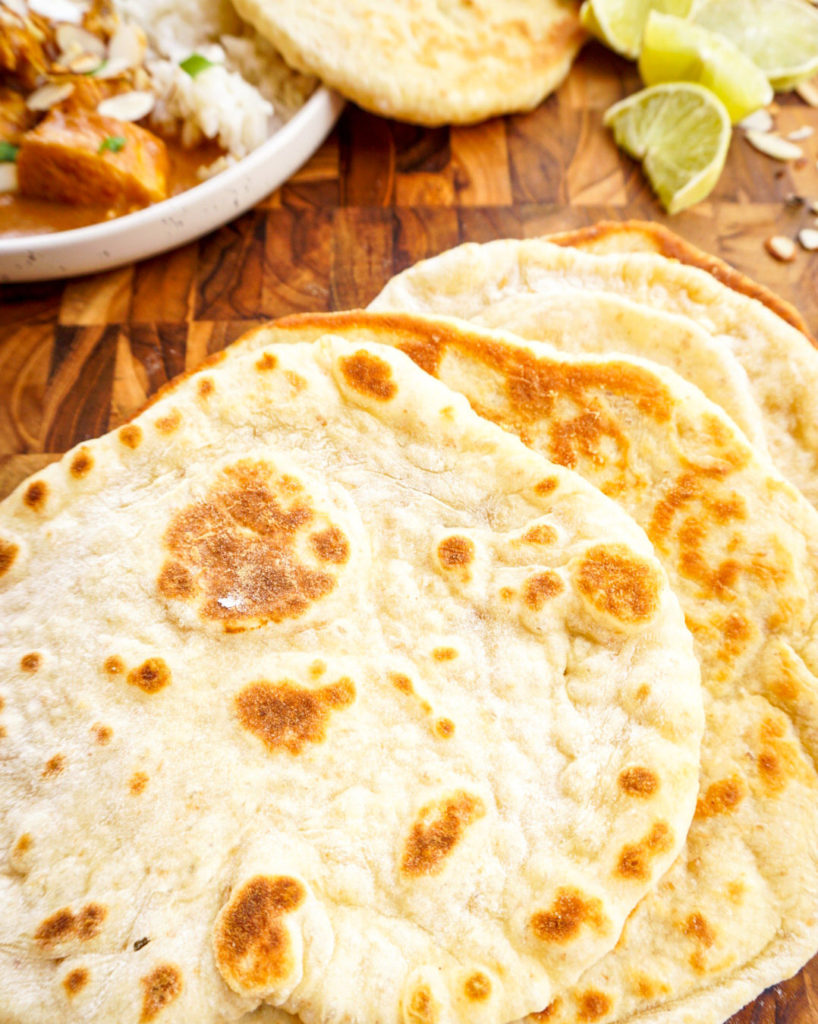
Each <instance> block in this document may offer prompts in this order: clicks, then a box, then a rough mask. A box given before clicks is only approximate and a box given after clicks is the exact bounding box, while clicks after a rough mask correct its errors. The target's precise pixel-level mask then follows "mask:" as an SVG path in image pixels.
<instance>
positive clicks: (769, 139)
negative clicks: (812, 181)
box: [745, 131, 804, 160]
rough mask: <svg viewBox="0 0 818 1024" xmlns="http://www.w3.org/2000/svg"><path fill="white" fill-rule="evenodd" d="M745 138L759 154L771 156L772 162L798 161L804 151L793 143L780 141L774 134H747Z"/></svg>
mask: <svg viewBox="0 0 818 1024" xmlns="http://www.w3.org/2000/svg"><path fill="white" fill-rule="evenodd" d="M745 138H746V139H747V141H748V142H749V143H750V145H751V146H753V147H754V148H755V149H757V150H758V151H759V153H763V154H764V155H765V156H771V157H772V158H773V159H774V160H800V159H801V157H803V155H804V151H803V150H802V149H801V147H800V146H796V145H795V143H794V142H788V141H787V140H786V139H782V138H781V136H780V135H776V134H775V132H756V131H749V132H747V134H746V136H745Z"/></svg>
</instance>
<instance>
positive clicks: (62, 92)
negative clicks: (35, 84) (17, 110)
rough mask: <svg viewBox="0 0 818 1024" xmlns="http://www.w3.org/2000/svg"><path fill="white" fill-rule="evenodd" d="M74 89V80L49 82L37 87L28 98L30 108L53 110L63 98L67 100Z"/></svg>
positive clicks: (27, 102)
mask: <svg viewBox="0 0 818 1024" xmlns="http://www.w3.org/2000/svg"><path fill="white" fill-rule="evenodd" d="M73 91H74V83H73V82H62V83H59V82H49V83H48V85H42V86H40V88H39V89H35V90H34V92H33V93H31V95H30V96H29V97H28V99H27V100H26V106H27V107H28V109H29V110H51V108H52V107H54V106H56V105H57V104H58V103H62V101H63V100H67V99H68V97H69V96H70V95H71V93H72V92H73Z"/></svg>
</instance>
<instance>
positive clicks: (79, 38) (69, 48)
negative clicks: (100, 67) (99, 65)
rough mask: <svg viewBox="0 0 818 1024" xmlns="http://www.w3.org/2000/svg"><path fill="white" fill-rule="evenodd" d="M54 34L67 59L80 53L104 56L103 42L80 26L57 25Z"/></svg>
mask: <svg viewBox="0 0 818 1024" xmlns="http://www.w3.org/2000/svg"><path fill="white" fill-rule="evenodd" d="M55 34H56V38H57V46H59V48H60V50H62V53H63V55H64V56H66V57H68V58H69V60H70V59H72V58H74V57H79V56H80V55H81V54H93V55H94V56H95V57H100V58H102V57H104V56H105V50H106V47H105V43H103V41H102V40H101V39H100V38H99V36H95V35H93V34H92V33H91V32H88V31H87V30H86V29H84V28H80V26H79V25H58V26H57V31H56V33H55Z"/></svg>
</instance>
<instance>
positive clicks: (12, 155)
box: [0, 140, 20, 164]
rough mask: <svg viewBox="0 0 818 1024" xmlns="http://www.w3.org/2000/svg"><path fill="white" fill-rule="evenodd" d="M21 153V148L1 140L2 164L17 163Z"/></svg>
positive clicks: (0, 155) (0, 153) (0, 161)
mask: <svg viewBox="0 0 818 1024" xmlns="http://www.w3.org/2000/svg"><path fill="white" fill-rule="evenodd" d="M19 152H20V147H19V146H14V145H12V143H10V142H3V141H2V140H0V164H13V163H16V161H17V154H18V153H19Z"/></svg>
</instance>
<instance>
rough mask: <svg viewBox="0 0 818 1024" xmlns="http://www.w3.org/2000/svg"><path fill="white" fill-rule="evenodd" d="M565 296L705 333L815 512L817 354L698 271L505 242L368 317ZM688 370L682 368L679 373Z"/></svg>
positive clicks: (433, 263)
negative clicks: (729, 362)
mask: <svg viewBox="0 0 818 1024" xmlns="http://www.w3.org/2000/svg"><path fill="white" fill-rule="evenodd" d="M566 287H572V288H578V289H583V290H587V291H591V292H596V291H601V292H610V293H613V294H615V295H619V296H623V297H625V298H629V299H631V300H632V301H634V302H637V303H639V304H640V305H643V306H647V307H649V308H651V309H655V310H659V311H660V312H665V313H675V314H678V315H681V316H685V317H687V318H688V319H689V320H692V321H693V322H694V324H696V325H698V326H699V327H700V328H702V329H703V330H705V331H707V332H708V333H709V334H710V335H711V336H712V338H713V342H714V343H715V344H717V345H719V346H720V347H721V348H722V351H723V353H724V355H725V357H726V356H728V355H732V356H733V357H734V359H735V360H736V361H737V362H738V363H739V364H740V366H741V368H742V369H743V371H744V373H745V375H746V379H747V383H748V386H749V391H750V396H751V398H752V400H753V401H754V402H755V404H756V405H757V406H758V408H759V410H760V420H759V423H760V425H761V426H762V428H763V431H764V436H765V440H766V447H767V449H768V450H769V453H770V455H771V457H772V459H773V461H774V463H775V465H776V467H777V468H778V469H779V471H780V472H781V473H783V474H784V476H786V477H787V479H788V480H790V481H792V483H794V484H795V485H796V486H797V487H798V488H799V489H800V490H801V491H802V492H803V494H804V495H805V496H806V497H807V498H808V499H809V501H811V502H812V504H813V505H816V506H818V351H816V349H815V348H814V347H813V346H812V345H811V344H810V342H809V341H808V339H807V338H806V337H805V336H804V335H803V334H802V333H801V332H800V331H798V330H796V329H795V328H794V327H792V326H791V325H790V324H788V323H786V322H785V321H784V320H783V319H782V318H781V317H780V316H778V315H777V314H776V313H773V312H772V311H771V310H770V309H768V308H767V306H765V305H764V303H762V302H760V301H759V300H757V299H753V298H750V297H749V296H747V295H745V294H743V293H742V292H739V291H736V290H735V289H734V288H732V287H728V286H726V285H723V284H721V283H720V282H719V281H718V280H716V279H715V277H714V276H713V275H712V274H711V273H710V272H708V271H706V270H702V269H700V268H698V267H694V266H688V265H686V264H683V263H680V262H677V261H675V260H670V259H667V258H664V257H662V256H659V255H654V254H649V253H642V252H636V253H632V252H623V253H617V254H610V255H595V254H591V253H586V252H580V251H578V250H576V249H571V248H562V247H561V246H558V245H554V244H552V243H550V242H546V241H543V240H541V239H528V240H523V241H518V240H505V239H504V240H500V241H496V242H488V243H486V244H484V245H475V244H472V243H469V244H466V245H461V246H459V247H457V248H456V249H451V250H449V251H448V252H445V253H443V254H442V255H440V256H436V257H434V258H433V259H430V260H425V261H424V262H422V263H418V264H416V265H415V266H413V267H410V268H409V269H408V270H406V271H404V272H403V273H402V274H399V275H398V276H397V277H395V278H393V279H392V280H391V281H390V282H389V283H388V284H387V286H386V288H384V290H383V291H382V292H381V294H380V295H379V296H378V297H377V298H376V299H375V300H374V302H373V303H372V304H371V306H370V308H372V309H378V310H387V309H401V310H406V311H414V312H418V313H437V314H441V315H444V316H459V317H464V318H465V319H468V320H475V321H476V320H478V319H480V318H481V317H482V316H483V315H484V314H485V313H486V312H487V311H488V310H489V308H490V307H492V306H496V305H498V304H499V303H501V302H506V301H509V300H516V299H518V298H519V297H521V296H525V295H545V294H548V293H551V294H554V293H555V292H556V293H561V291H562V289H564V288H566ZM590 301H593V300H590ZM575 337H579V335H575ZM627 344H628V342H627V336H626V335H623V336H622V337H621V339H620V341H619V343H618V345H617V347H618V349H619V351H626V352H627V351H629V349H628V348H627ZM689 368H690V361H689V360H688V362H687V364H686V365H685V366H681V365H680V366H679V370H680V371H681V372H689ZM711 397H715V396H714V395H712V394H711Z"/></svg>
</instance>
